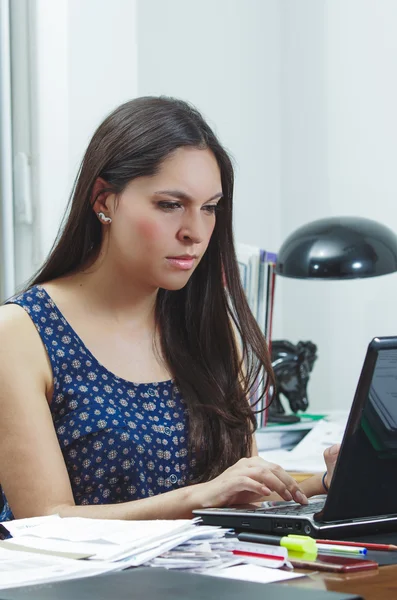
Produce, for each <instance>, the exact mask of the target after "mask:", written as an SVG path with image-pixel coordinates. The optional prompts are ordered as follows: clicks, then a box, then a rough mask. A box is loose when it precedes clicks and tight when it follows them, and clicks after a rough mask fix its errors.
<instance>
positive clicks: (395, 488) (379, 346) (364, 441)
mask: <svg viewBox="0 0 397 600" xmlns="http://www.w3.org/2000/svg"><path fill="white" fill-rule="evenodd" d="M388 514H397V337H393V338H375V339H374V340H373V341H372V342H371V344H370V345H369V347H368V351H367V355H366V358H365V361H364V366H363V369H362V372H361V376H360V379H359V383H358V386H357V391H356V394H355V398H354V401H353V405H352V409H351V412H350V416H349V421H348V424H347V427H346V432H345V435H344V439H343V442H342V448H341V451H340V454H339V459H338V463H337V465H336V470H335V473H334V480H333V483H332V486H331V489H330V492H329V495H328V499H327V502H326V505H325V508H324V511H323V514H322V519H323V520H325V521H333V520H341V519H349V518H357V517H373V516H379V515H388Z"/></svg>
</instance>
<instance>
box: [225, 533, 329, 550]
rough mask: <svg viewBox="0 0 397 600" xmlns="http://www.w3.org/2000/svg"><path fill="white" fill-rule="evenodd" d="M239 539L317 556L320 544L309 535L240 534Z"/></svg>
mask: <svg viewBox="0 0 397 600" xmlns="http://www.w3.org/2000/svg"><path fill="white" fill-rule="evenodd" d="M237 539H238V540H239V541H240V542H259V543H260V544H270V545H271V546H283V547H284V548H287V549H288V550H294V551H295V552H310V553H312V554H313V553H314V554H317V549H318V544H316V541H315V540H314V539H313V538H311V537H309V536H308V535H285V536H283V537H280V536H277V535H266V534H265V533H239V534H238V535H237Z"/></svg>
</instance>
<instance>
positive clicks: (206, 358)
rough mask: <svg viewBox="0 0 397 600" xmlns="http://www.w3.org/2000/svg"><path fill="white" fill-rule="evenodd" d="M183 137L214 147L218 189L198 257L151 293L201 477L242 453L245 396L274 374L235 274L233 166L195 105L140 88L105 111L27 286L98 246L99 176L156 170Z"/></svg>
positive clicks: (121, 183)
mask: <svg viewBox="0 0 397 600" xmlns="http://www.w3.org/2000/svg"><path fill="white" fill-rule="evenodd" d="M184 146H190V147H197V148H203V149H204V148H207V149H209V150H211V151H212V152H213V154H214V156H215V158H216V160H217V163H218V165H219V169H220V173H221V181H222V192H223V198H222V200H221V201H220V203H221V210H220V212H219V213H218V214H217V218H216V225H215V229H214V232H213V234H212V237H211V240H210V243H209V246H208V249H207V251H206V253H205V255H204V257H203V258H202V260H201V262H200V263H199V265H198V267H197V268H196V270H195V271H194V273H193V275H192V276H191V278H190V279H189V281H188V283H187V285H185V287H183V288H182V289H180V290H177V291H169V290H165V289H160V290H159V292H158V295H157V303H156V323H157V326H158V328H159V332H160V339H161V346H162V352H163V355H164V357H165V360H166V362H167V364H168V367H169V368H170V370H171V372H172V374H173V377H174V378H175V381H176V383H177V385H178V387H179V389H180V391H181V393H182V396H183V398H184V400H185V402H186V405H187V408H188V414H189V448H190V451H191V454H192V456H194V458H195V460H196V467H195V474H194V481H195V482H200V481H207V480H209V479H212V478H213V477H215V476H216V475H218V474H219V473H221V472H222V471H224V470H225V468H227V467H229V466H231V465H232V464H234V463H235V462H236V461H237V460H239V459H240V458H242V457H244V456H248V455H249V454H250V451H251V443H252V442H251V440H252V432H253V431H254V430H255V426H256V419H255V414H254V412H253V409H252V407H251V406H250V405H249V403H248V398H250V397H251V396H252V393H253V390H254V389H255V388H256V386H257V385H258V382H260V381H262V382H263V384H264V385H263V394H264V393H265V391H266V389H267V388H268V386H269V383H270V382H272V383H274V382H273V375H272V369H271V361H270V358H269V352H268V349H267V345H266V341H265V339H264V336H263V334H262V332H261V330H260V328H259V327H258V325H257V323H256V321H255V319H254V317H253V315H252V313H251V311H250V309H249V306H248V304H247V300H246V297H245V294H244V291H243V289H242V286H241V282H240V276H239V270H238V264H237V260H236V253H235V248H234V242H233V229H232V199H233V181H234V175H233V166H232V163H231V160H230V158H229V156H228V154H227V152H226V151H225V150H224V148H223V147H222V146H221V144H220V143H219V141H218V140H217V138H216V136H215V134H214V133H213V131H212V130H211V128H210V127H209V126H208V124H207V123H206V122H205V120H204V119H203V117H202V116H201V115H200V113H199V112H198V111H197V110H196V109H195V108H193V107H192V106H191V105H189V104H187V103H186V102H183V101H181V100H176V99H173V98H167V97H158V98H157V97H143V98H137V99H135V100H132V101H130V102H127V103H125V104H123V105H122V106H120V107H119V108H117V109H116V110H115V111H114V112H113V113H112V114H110V115H109V116H108V117H107V118H106V120H105V121H104V122H103V123H102V124H101V125H100V126H99V128H98V129H97V131H96V132H95V134H94V136H93V138H92V140H91V142H90V144H89V146H88V148H87V151H86V153H85V156H84V158H83V161H82V164H81V167H80V170H79V173H78V176H77V178H76V181H75V185H74V188H73V191H72V194H71V198H70V202H69V208H68V210H67V211H66V214H65V217H64V222H63V225H62V226H61V229H60V232H59V234H58V237H57V239H56V241H55V243H54V246H53V248H52V250H51V252H50V254H49V256H48V258H47V260H46V261H45V263H44V265H43V266H42V268H41V269H40V270H39V271H38V273H37V274H36V275H35V276H34V278H33V279H32V280H31V281H30V284H29V287H31V286H32V285H36V284H40V283H44V282H47V281H50V280H53V279H56V278H58V277H61V276H63V275H66V274H68V273H71V272H76V271H78V270H79V269H81V268H82V267H83V265H85V264H86V263H87V262H88V261H89V260H90V257H92V256H94V255H95V254H96V253H97V252H98V251H99V248H100V245H101V232H102V230H101V224H100V223H99V220H98V219H97V217H96V215H95V214H94V211H93V209H92V205H93V204H94V202H95V200H96V198H93V197H92V196H93V186H94V183H95V181H96V179H97V178H98V177H101V178H102V179H104V180H105V181H106V182H107V183H108V185H109V190H110V191H112V192H113V193H115V194H120V193H121V192H122V191H123V189H124V188H125V187H126V185H127V184H128V182H130V181H131V180H132V179H135V178H136V177H142V176H150V175H154V174H155V173H156V172H157V171H158V170H159V167H160V165H161V163H162V161H163V160H164V159H165V158H166V157H167V156H168V155H170V153H171V152H173V151H175V150H176V149H177V148H180V147H184ZM101 192H103V190H101ZM239 348H240V349H239Z"/></svg>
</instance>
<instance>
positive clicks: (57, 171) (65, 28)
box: [32, 0, 137, 260]
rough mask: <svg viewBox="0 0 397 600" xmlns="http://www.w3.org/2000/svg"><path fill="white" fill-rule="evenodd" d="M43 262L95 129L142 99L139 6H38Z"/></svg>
mask: <svg viewBox="0 0 397 600" xmlns="http://www.w3.org/2000/svg"><path fill="white" fill-rule="evenodd" d="M32 7H33V8H32V12H33V23H34V39H35V57H36V72H35V74H34V80H35V85H36V89H35V93H34V102H35V108H34V111H33V112H34V115H35V121H34V128H35V136H34V139H35V148H34V159H35V167H36V177H37V191H38V199H39V207H40V222H39V226H40V250H39V255H40V257H41V260H42V259H43V258H44V257H45V256H46V254H47V253H48V251H49V250H50V248H51V246H52V243H53V241H54V237H55V234H56V232H57V230H58V227H59V224H60V221H61V218H62V216H63V213H64V209H65V206H66V203H67V199H68V197H69V193H70V190H71V187H72V184H73V181H74V178H75V176H76V174H77V169H78V165H79V162H80V160H81V158H82V154H83V152H84V150H85V147H86V146H87V142H88V141H89V139H90V137H91V135H92V133H93V132H94V129H95V128H96V127H97V126H98V125H99V123H100V122H101V121H102V120H103V118H104V117H105V116H106V114H107V113H109V112H110V111H111V110H113V109H114V108H115V107H116V106H117V105H118V104H121V103H122V102H124V101H126V100H129V99H130V98H133V97H134V96H136V95H137V65H136V35H135V30H136V23H135V0H111V2H109V1H108V0H84V1H83V2H81V1H80V0H56V2H54V0H32Z"/></svg>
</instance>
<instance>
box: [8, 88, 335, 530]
mask: <svg viewBox="0 0 397 600" xmlns="http://www.w3.org/2000/svg"><path fill="white" fill-rule="evenodd" d="M232 195H233V169H232V165H231V162H230V159H229V157H228V155H227V153H226V152H225V150H224V149H223V148H222V146H221V145H220V143H219V142H218V140H217V139H216V137H215V135H214V133H213V132H212V131H211V129H210V128H209V126H208V125H207V124H206V123H205V121H204V120H203V118H202V117H201V116H200V114H199V113H198V112H197V111H196V110H194V109H193V108H192V107H190V106H189V105H187V104H186V103H184V102H181V101H178V100H173V99H169V98H140V99H136V100H133V101H131V102H128V103H126V104H124V105H122V106H120V107H119V108H118V109H116V110H115V111H114V112H113V113H112V114H111V115H110V116H109V117H108V118H107V119H106V120H105V121H104V122H103V123H102V125H100V127H99V128H98V130H97V131H96V133H95V134H94V136H93V138H92V140H91V142H90V144H89V146H88V149H87V151H86V154H85V156H84V159H83V162H82V165H81V169H80V172H79V175H78V178H77V180H76V184H75V188H74V191H73V194H72V198H71V206H70V210H69V213H68V216H67V218H66V221H65V224H64V227H63V228H62V231H61V233H60V236H59V238H58V239H57V241H56V243H55V245H54V248H53V250H52V252H51V253H50V256H49V257H48V259H47V261H46V262H45V264H44V266H43V267H42V269H41V270H40V271H39V273H38V274H37V275H36V276H35V278H34V279H33V280H32V281H31V283H30V285H29V286H28V289H27V290H26V291H25V292H24V293H22V294H21V295H19V296H17V297H15V298H13V299H12V300H11V301H10V302H9V303H8V304H6V305H5V306H3V307H2V308H1V310H0V329H1V339H2V344H1V352H2V354H3V356H2V360H1V361H0V365H1V366H0V378H1V381H2V385H1V391H0V406H1V415H2V418H1V422H0V457H1V459H0V481H1V484H2V488H3V493H4V497H5V498H6V501H5V508H4V509H3V513H2V519H7V518H12V517H13V516H14V517H16V518H21V517H28V516H35V515H45V514H51V513H59V514H60V515H62V516H87V517H94V518H95V517H97V518H118V519H151V518H171V519H175V518H179V517H189V516H190V515H191V511H192V510H193V509H194V508H199V507H205V506H221V505H227V504H232V503H242V502H248V501H257V500H259V499H260V498H261V497H264V496H266V497H268V496H270V495H271V494H272V493H276V494H278V495H279V496H281V497H282V498H284V499H286V500H290V499H292V498H294V499H295V500H296V501H298V502H301V503H305V502H307V496H308V495H312V494H314V493H320V492H323V486H322V483H321V478H320V477H314V478H311V479H310V480H308V481H306V482H304V483H302V484H301V486H300V487H299V486H298V485H297V483H296V482H295V481H294V480H293V479H292V478H291V477H290V476H289V475H288V474H287V473H286V472H284V471H283V470H282V469H281V468H280V467H278V466H277V465H274V464H271V463H267V462H266V461H264V460H262V459H260V458H259V457H258V456H256V454H257V452H256V448H255V443H254V441H253V431H254V428H255V418H254V414H253V412H252V409H251V407H250V406H249V403H248V401H247V398H249V397H250V391H251V390H252V388H253V385H254V384H255V382H257V381H258V378H260V377H265V378H266V383H267V384H268V383H269V381H271V377H272V375H271V364H270V360H269V355H268V351H267V349H266V343H265V340H264V338H263V336H262V334H261V332H260V330H259V328H258V326H257V324H256V322H255V320H254V319H253V317H252V315H251V312H250V310H249V308H248V306H247V302H246V300H245V297H244V293H243V291H242V288H241V285H240V281H239V275H238V268H237V264H236V256H235V251H234V246H233V235H232ZM237 340H238V342H237ZM239 348H240V350H239ZM241 357H242V358H241ZM242 364H243V365H244V368H243V369H242ZM327 461H328V473H327V476H326V480H325V481H324V483H325V484H327V483H328V484H329V482H330V479H331V477H332V470H333V464H334V458H331V457H327Z"/></svg>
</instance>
